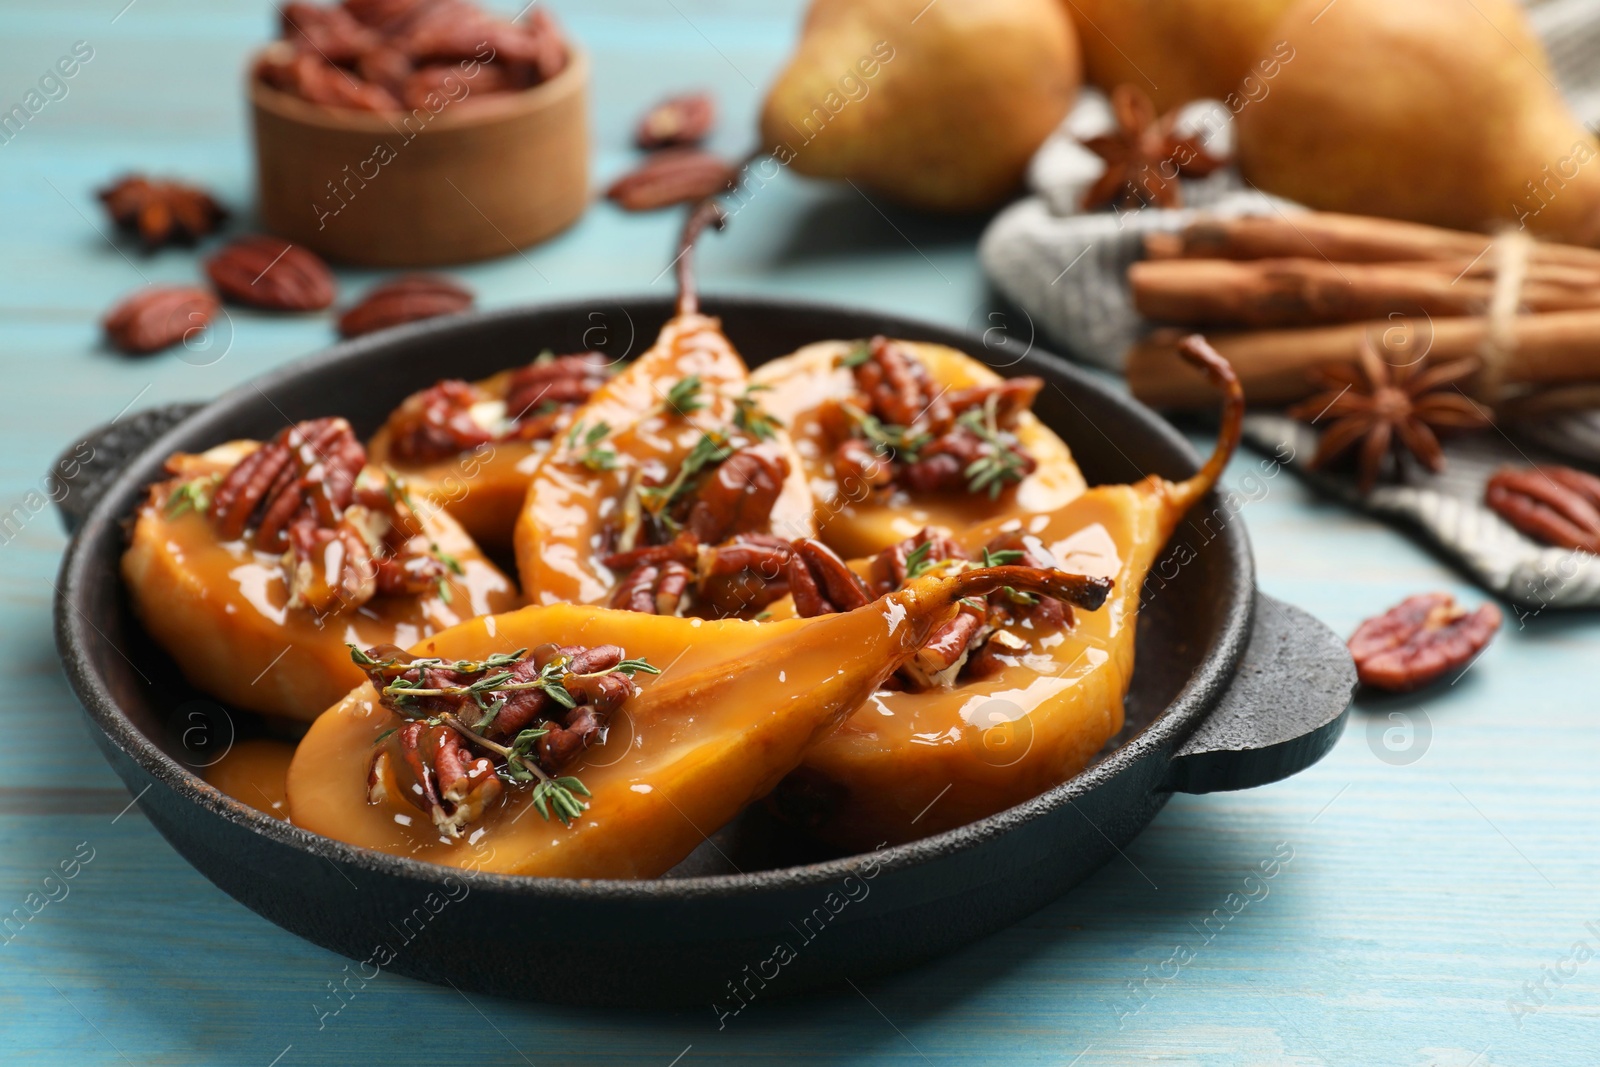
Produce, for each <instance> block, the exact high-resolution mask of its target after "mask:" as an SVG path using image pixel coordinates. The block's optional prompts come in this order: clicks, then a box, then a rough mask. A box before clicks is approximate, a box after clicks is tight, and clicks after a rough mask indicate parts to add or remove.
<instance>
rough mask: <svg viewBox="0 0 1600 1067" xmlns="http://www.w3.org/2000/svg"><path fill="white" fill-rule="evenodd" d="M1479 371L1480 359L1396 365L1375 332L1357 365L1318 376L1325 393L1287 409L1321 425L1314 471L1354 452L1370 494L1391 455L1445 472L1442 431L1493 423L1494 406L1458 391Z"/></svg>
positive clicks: (1361, 484) (1365, 341)
mask: <svg viewBox="0 0 1600 1067" xmlns="http://www.w3.org/2000/svg"><path fill="white" fill-rule="evenodd" d="M1477 370H1478V361H1477V360H1475V359H1457V360H1450V361H1449V362H1445V363H1431V362H1430V361H1429V360H1428V359H1427V358H1426V357H1424V358H1422V359H1418V360H1414V361H1411V362H1407V363H1401V364H1392V363H1389V362H1387V361H1386V360H1385V359H1384V358H1383V357H1382V356H1381V355H1380V354H1379V352H1378V348H1377V345H1375V344H1374V343H1373V341H1372V338H1371V336H1370V335H1368V336H1363V337H1362V338H1361V347H1360V349H1359V353H1358V357H1357V361H1356V362H1355V363H1349V364H1342V365H1336V366H1331V367H1320V368H1318V369H1316V370H1315V371H1313V372H1312V378H1313V379H1314V380H1315V381H1316V382H1317V383H1318V384H1319V385H1321V386H1322V388H1323V391H1322V392H1319V393H1318V394H1316V395H1315V396H1313V397H1311V398H1310V399H1307V400H1304V401H1301V402H1300V403H1299V404H1296V405H1295V406H1293V407H1291V408H1289V415H1290V416H1291V417H1292V418H1296V419H1299V420H1301V421H1302V422H1308V423H1312V424H1313V425H1316V424H1321V425H1322V426H1323V430H1322V436H1321V437H1320V438H1319V439H1318V441H1317V451H1316V454H1315V455H1313V456H1312V457H1311V467H1312V469H1313V470H1321V469H1322V468H1324V467H1328V466H1331V465H1332V464H1334V463H1335V462H1337V461H1339V460H1341V459H1343V458H1345V457H1346V456H1349V455H1350V454H1351V453H1354V454H1355V456H1356V466H1357V470H1358V472H1359V482H1358V486H1359V488H1360V490H1361V492H1362V493H1363V494H1365V493H1370V492H1371V491H1372V489H1373V487H1374V486H1376V485H1377V484H1378V476H1379V475H1380V474H1382V473H1383V466H1384V463H1385V462H1386V461H1387V460H1388V459H1389V457H1390V454H1391V453H1399V452H1409V453H1410V454H1411V455H1413V456H1415V457H1416V459H1417V461H1418V462H1420V463H1421V464H1422V465H1423V466H1424V467H1426V468H1428V469H1429V470H1430V471H1434V472H1435V473H1437V472H1439V471H1442V470H1444V450H1443V449H1442V448H1440V447H1439V435H1440V434H1442V433H1455V432H1462V431H1466V430H1480V429H1483V428H1485V427H1487V426H1489V425H1491V424H1492V423H1493V421H1494V420H1493V418H1492V417H1491V415H1490V413H1489V409H1488V408H1485V407H1484V406H1483V405H1482V404H1479V403H1478V402H1477V401H1476V400H1473V399H1471V398H1470V397H1468V396H1467V395H1466V394H1465V393H1463V392H1462V391H1461V390H1460V389H1459V388H1457V385H1458V383H1460V382H1462V381H1464V380H1466V379H1467V378H1470V377H1471V376H1472V375H1473V374H1475V373H1476V372H1477ZM1397 462H1398V459H1397Z"/></svg>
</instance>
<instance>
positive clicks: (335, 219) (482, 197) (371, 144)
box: [249, 48, 589, 267]
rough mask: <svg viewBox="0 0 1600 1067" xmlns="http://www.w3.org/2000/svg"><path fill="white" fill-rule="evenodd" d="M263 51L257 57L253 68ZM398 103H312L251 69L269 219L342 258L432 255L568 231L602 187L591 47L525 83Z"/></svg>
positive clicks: (416, 261)
mask: <svg viewBox="0 0 1600 1067" xmlns="http://www.w3.org/2000/svg"><path fill="white" fill-rule="evenodd" d="M254 68H255V64H254V63H253V62H252V64H251V70H252V71H253V70H254ZM462 84H464V85H466V86H467V87H468V92H467V94H466V95H465V96H463V97H462V98H461V99H460V100H459V101H455V102H452V101H450V100H449V99H448V98H445V97H443V96H441V98H440V99H441V100H442V101H443V106H442V107H441V108H440V109H439V111H438V112H437V113H434V112H431V111H429V110H428V109H426V108H418V109H416V110H415V111H411V112H400V113H396V114H393V115H387V114H379V113H375V112H366V111H353V110H349V109H345V108H332V107H325V106H323V105H320V104H312V103H309V102H307V101H305V100H301V99H300V98H298V97H295V96H290V95H289V94H287V93H283V92H280V91H278V90H276V89H273V88H270V87H269V86H266V85H263V84H262V83H261V82H260V81H259V80H257V79H256V78H255V77H254V76H252V77H251V78H250V82H249V93H250V105H251V111H252V114H253V116H254V125H255V142H256V176H257V185H258V198H259V202H260V211H261V221H262V224H263V226H265V228H266V229H268V230H269V231H271V232H272V233H275V234H277V235H278V236H280V237H283V238H286V239H288V240H290V241H293V242H295V243H296V244H302V245H305V246H306V247H307V248H310V249H312V250H314V251H316V252H318V253H321V254H322V255H324V256H326V257H328V258H329V259H333V260H339V261H342V262H345V263H354V264H360V265H364V266H372V267H429V266H439V265H443V264H447V263H462V262H466V261H469V260H475V259H487V258H489V257H491V256H500V255H505V254H506V253H507V252H511V251H514V250H515V249H518V248H522V247H523V246H525V245H530V244H533V243H535V242H537V241H541V240H543V239H545V238H546V237H549V236H551V235H552V234H555V233H558V232H560V231H561V230H563V229H565V228H566V227H568V226H570V225H571V224H572V223H573V222H575V221H577V218H578V216H580V215H581V214H583V209H584V206H585V205H586V203H587V202H588V197H589V188H588V186H589V174H588V156H589V135H588V95H589V61H588V57H587V56H586V55H585V54H584V53H583V52H581V51H579V50H577V49H575V48H574V49H573V50H572V52H571V58H570V60H569V61H568V63H567V66H566V68H565V69H564V70H562V72H561V73H560V74H557V75H556V76H555V77H554V78H552V79H550V80H549V81H547V82H545V83H544V84H543V85H539V86H535V87H534V88H532V89H528V90H526V91H524V92H520V93H516V94H514V95H508V96H495V97H487V98H482V99H473V97H472V95H471V92H470V87H471V81H470V79H466V78H463V79H462Z"/></svg>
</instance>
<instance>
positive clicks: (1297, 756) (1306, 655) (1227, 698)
mask: <svg viewBox="0 0 1600 1067" xmlns="http://www.w3.org/2000/svg"><path fill="white" fill-rule="evenodd" d="M1355 686H1356V669H1355V664H1354V663H1352V662H1351V661H1350V653H1349V652H1348V651H1347V650H1346V648H1345V643H1344V642H1343V641H1341V640H1340V639H1339V637H1338V635H1337V634H1335V633H1334V632H1333V631H1332V630H1329V629H1328V628H1327V627H1326V626H1324V625H1323V624H1322V623H1320V622H1318V621H1317V620H1316V619H1315V618H1313V617H1312V616H1311V615H1309V614H1307V613H1306V612H1304V611H1301V610H1300V609H1299V608H1297V607H1294V606H1292V605H1289V604H1285V603H1284V602H1283V601H1281V600H1275V599H1273V598H1272V597H1269V596H1266V595H1264V594H1261V593H1257V594H1256V604H1255V624H1254V627H1253V629H1252V631H1251V635H1250V643H1249V645H1248V646H1247V647H1246V649H1245V653H1244V658H1243V660H1242V661H1241V662H1240V664H1239V669H1238V671H1237V672H1236V673H1235V674H1234V679H1233V683H1232V685H1230V686H1229V687H1228V689H1227V690H1226V691H1225V692H1224V693H1223V694H1222V698H1221V699H1220V700H1219V701H1218V702H1217V705H1216V707H1215V708H1213V709H1212V711H1211V714H1210V715H1208V716H1207V717H1206V718H1205V720H1204V721H1202V722H1201V723H1200V725H1199V726H1198V727H1197V728H1196V729H1195V731H1194V733H1192V734H1190V735H1189V738H1188V740H1186V741H1185V742H1184V743H1183V744H1182V745H1180V746H1179V747H1178V750H1177V752H1176V753H1174V755H1173V757H1172V762H1171V763H1170V764H1169V765H1168V767H1167V777H1166V781H1165V782H1164V783H1163V786H1162V787H1163V788H1164V789H1167V790H1169V791H1172V792H1178V793H1215V792H1219V791H1222V790H1227V789H1249V788H1252V787H1254V786H1258V785H1266V784H1267V783H1269V782H1276V781H1278V780H1279V779H1282V778H1287V777H1289V776H1290V775H1291V774H1296V773H1298V772H1300V771H1303V770H1305V769H1306V768H1307V767H1309V766H1311V765H1312V764H1313V763H1315V762H1317V761H1318V760H1319V759H1321V758H1322V757H1323V756H1325V755H1327V754H1328V752H1329V751H1330V750H1331V749H1332V748H1333V745H1334V742H1336V741H1338V740H1339V735H1340V734H1342V733H1343V732H1344V724H1345V719H1346V717H1347V716H1348V714H1349V710H1350V700H1351V697H1352V696H1353V695H1354V693H1355Z"/></svg>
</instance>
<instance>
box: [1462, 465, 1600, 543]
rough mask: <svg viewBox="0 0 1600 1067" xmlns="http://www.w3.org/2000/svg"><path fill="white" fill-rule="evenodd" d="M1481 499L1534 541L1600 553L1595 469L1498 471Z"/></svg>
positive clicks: (1599, 497)
mask: <svg viewBox="0 0 1600 1067" xmlns="http://www.w3.org/2000/svg"><path fill="white" fill-rule="evenodd" d="M1483 500H1484V503H1485V504H1487V505H1488V506H1489V507H1490V508H1491V509H1492V510H1493V511H1494V512H1495V514H1497V515H1499V516H1500V517H1501V518H1502V519H1505V520H1506V521H1507V522H1509V523H1510V524H1511V525H1512V526H1515V527H1516V528H1517V529H1518V530H1520V531H1522V532H1523V533H1524V534H1526V535H1527V536H1529V537H1531V538H1533V539H1534V540H1535V541H1538V542H1541V543H1542V544H1547V545H1554V546H1555V547H1557V548H1576V549H1582V550H1583V551H1585V552H1594V553H1600V478H1596V477H1595V476H1594V475H1592V474H1586V473H1584V472H1583V471H1580V470H1574V469H1573V468H1571V467H1557V466H1543V467H1530V468H1527V469H1525V470H1509V469H1508V470H1502V471H1497V472H1496V473H1495V474H1494V476H1493V477H1491V478H1490V479H1489V481H1488V484H1487V485H1486V486H1485V487H1484V492H1483Z"/></svg>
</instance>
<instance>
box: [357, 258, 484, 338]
mask: <svg viewBox="0 0 1600 1067" xmlns="http://www.w3.org/2000/svg"><path fill="white" fill-rule="evenodd" d="M470 307H472V290H470V289H468V288H466V287H465V286H462V285H459V284H457V283H456V282H454V281H451V280H450V279H449V278H441V277H439V276H437V275H433V274H404V275H401V276H400V277H398V278H394V279H391V280H389V281H386V282H383V283H382V284H380V285H376V286H374V287H373V288H371V289H369V290H368V291H367V294H366V295H365V296H363V297H362V298H361V300H360V301H359V302H358V303H356V304H354V305H352V306H351V307H350V308H349V309H348V310H346V311H345V313H344V314H343V315H340V316H339V333H340V335H341V336H344V337H359V336H361V335H362V334H366V333H373V332H375V331H377V330H386V329H388V328H389V327H391V326H399V325H400V324H401V323H406V322H416V321H418V320H420V319H431V318H435V317H437V316H439V315H454V314H456V313H457V312H461V311H465V310H467V309H468V308H470Z"/></svg>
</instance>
